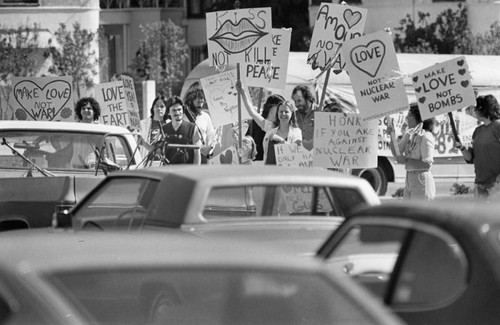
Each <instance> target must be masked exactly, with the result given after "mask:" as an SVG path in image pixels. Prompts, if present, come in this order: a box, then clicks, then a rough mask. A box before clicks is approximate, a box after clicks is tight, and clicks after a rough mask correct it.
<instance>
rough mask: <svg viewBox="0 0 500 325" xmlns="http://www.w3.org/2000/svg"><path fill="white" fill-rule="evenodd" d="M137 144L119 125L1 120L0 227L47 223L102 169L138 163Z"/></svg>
mask: <svg viewBox="0 0 500 325" xmlns="http://www.w3.org/2000/svg"><path fill="white" fill-rule="evenodd" d="M135 148H136V142H135V139H134V137H133V135H132V134H131V133H130V132H129V131H128V130H127V129H124V128H121V127H116V126H110V125H100V124H87V123H74V122H47V121H45V122H44V121H0V183H1V184H2V186H0V229H1V230H9V229H17V228H37V227H47V226H50V225H51V224H52V215H53V214H54V213H55V212H60V211H62V210H64V209H68V208H69V207H71V206H73V205H74V204H75V203H76V202H77V201H78V200H79V199H80V198H82V197H83V196H84V195H85V194H87V192H88V191H90V189H92V188H93V187H94V186H96V185H97V184H98V183H99V182H100V181H101V180H102V178H103V177H104V174H105V172H109V171H112V170H116V169H119V168H126V167H127V166H129V165H135V164H138V163H139V162H140V161H141V156H140V153H139V152H138V150H135ZM96 155H97V157H99V158H96Z"/></svg>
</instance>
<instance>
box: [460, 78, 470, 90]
mask: <svg viewBox="0 0 500 325" xmlns="http://www.w3.org/2000/svg"><path fill="white" fill-rule="evenodd" d="M460 84H461V85H462V87H464V88H467V86H468V85H469V81H468V80H464V81H462V82H460Z"/></svg>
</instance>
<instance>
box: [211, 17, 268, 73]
mask: <svg viewBox="0 0 500 325" xmlns="http://www.w3.org/2000/svg"><path fill="white" fill-rule="evenodd" d="M206 18H207V47H208V58H209V61H208V62H209V63H208V64H209V66H211V67H213V66H216V67H219V66H227V65H229V64H236V63H241V64H242V65H243V69H244V70H246V64H252V65H253V64H255V63H258V62H261V63H264V62H267V61H268V60H270V59H271V47H272V39H271V37H272V31H271V29H272V24H271V8H249V9H238V10H226V11H216V12H207V15H206ZM244 63H245V64H244Z"/></svg>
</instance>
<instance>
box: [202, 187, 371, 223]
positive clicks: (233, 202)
mask: <svg viewBox="0 0 500 325" xmlns="http://www.w3.org/2000/svg"><path fill="white" fill-rule="evenodd" d="M364 202H365V201H364V199H363V197H362V196H361V195H360V193H359V192H358V191H357V190H354V189H350V188H335V187H321V186H310V185H276V186H269V185H266V186H231V187H214V188H212V189H211V190H210V193H209V195H208V198H207V200H206V201H205V205H204V208H203V216H204V217H205V219H207V220H208V221H210V220H211V219H220V218H224V217H265V216H294V215H295V216H344V215H345V214H346V213H347V212H348V211H349V210H350V209H352V208H354V207H355V206H357V205H359V204H362V203H364Z"/></svg>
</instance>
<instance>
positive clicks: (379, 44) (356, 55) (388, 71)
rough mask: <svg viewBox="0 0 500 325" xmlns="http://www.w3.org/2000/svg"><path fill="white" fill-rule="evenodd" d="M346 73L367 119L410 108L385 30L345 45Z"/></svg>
mask: <svg viewBox="0 0 500 325" xmlns="http://www.w3.org/2000/svg"><path fill="white" fill-rule="evenodd" d="M341 52H342V53H343V54H344V57H345V58H346V60H347V62H346V70H347V71H348V72H349V76H350V77H351V82H352V87H353V89H354V95H355V96H356V101H357V103H358V108H359V111H360V113H361V116H362V117H363V119H374V118H378V117H382V116H384V115H387V114H390V113H396V112H398V111H401V110H404V109H407V108H408V97H407V95H406V90H405V86H404V83H403V79H402V77H401V75H400V73H399V65H398V61H397V57H396V51H395V49H394V44H393V42H392V37H391V35H390V34H388V33H387V32H385V31H380V32H377V33H373V34H369V35H366V36H362V37H359V38H356V39H353V40H350V41H348V42H346V43H345V44H344V47H343V49H342V50H341Z"/></svg>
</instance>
